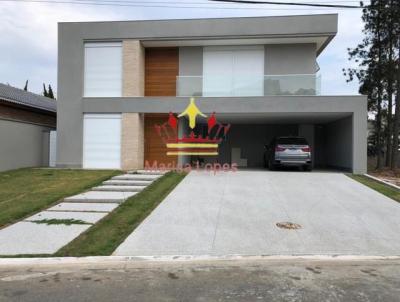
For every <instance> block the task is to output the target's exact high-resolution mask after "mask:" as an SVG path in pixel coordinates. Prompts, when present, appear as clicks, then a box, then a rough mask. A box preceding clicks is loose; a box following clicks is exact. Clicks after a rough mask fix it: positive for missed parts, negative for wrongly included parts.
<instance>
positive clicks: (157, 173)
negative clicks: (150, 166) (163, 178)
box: [128, 170, 168, 175]
mask: <svg viewBox="0 0 400 302" xmlns="http://www.w3.org/2000/svg"><path fill="white" fill-rule="evenodd" d="M167 172H168V171H165V170H163V171H161V170H137V171H129V172H128V173H129V174H142V175H164V174H165V173H167Z"/></svg>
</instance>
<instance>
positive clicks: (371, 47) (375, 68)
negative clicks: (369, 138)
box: [344, 0, 400, 169]
mask: <svg viewBox="0 0 400 302" xmlns="http://www.w3.org/2000/svg"><path fill="white" fill-rule="evenodd" d="M361 5H362V6H364V5H363V4H362V3H361ZM399 7H400V0H371V3H370V5H368V6H364V8H363V15H362V20H363V21H364V29H363V33H364V39H363V41H362V42H361V43H360V44H359V45H357V47H355V48H353V49H349V59H350V60H354V61H355V62H356V63H357V64H358V67H357V68H350V69H348V70H346V71H345V70H344V74H345V75H346V76H347V77H348V79H347V81H352V80H354V79H355V78H357V79H358V81H359V83H360V89H359V91H360V93H362V94H366V95H367V96H368V110H369V111H370V113H372V114H373V115H374V117H375V122H374V127H375V129H374V143H375V147H376V154H377V168H378V169H379V168H381V167H382V166H383V165H386V166H390V167H392V168H395V167H397V165H396V162H397V157H398V143H399V137H398V135H399V130H400V99H399V91H400V90H399V89H398V88H395V87H400V86H399V79H400V77H396V75H395V74H396V72H395V70H398V69H399V67H398V64H399V63H398V57H399V49H398V48H396V46H398V45H399V39H400V32H399V20H400V13H399ZM396 58H397V63H396ZM396 64H397V67H396ZM394 94H396V97H395V102H393V96H394ZM393 105H396V111H395V116H394V118H393ZM397 105H398V106H397ZM396 112H397V115H396ZM382 154H385V155H386V160H385V161H383V158H382Z"/></svg>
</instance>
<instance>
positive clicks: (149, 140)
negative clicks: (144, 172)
mask: <svg viewBox="0 0 400 302" xmlns="http://www.w3.org/2000/svg"><path fill="white" fill-rule="evenodd" d="M167 120H168V114H146V115H145V117H144V160H145V162H146V160H147V161H148V162H149V164H150V165H152V164H153V161H155V160H156V161H157V162H158V163H163V164H168V163H172V162H175V164H176V165H177V164H178V157H177V156H167V147H166V146H165V143H164V142H163V140H162V138H161V137H160V136H159V135H158V134H157V132H156V130H155V128H154V125H156V124H158V125H161V124H163V123H165V122H166V121H167Z"/></svg>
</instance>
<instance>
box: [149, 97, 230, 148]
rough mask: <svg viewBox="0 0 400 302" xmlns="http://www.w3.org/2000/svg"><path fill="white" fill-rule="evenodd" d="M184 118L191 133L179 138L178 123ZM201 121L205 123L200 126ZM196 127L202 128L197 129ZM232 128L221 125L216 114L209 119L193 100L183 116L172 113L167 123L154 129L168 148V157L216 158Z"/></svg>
mask: <svg viewBox="0 0 400 302" xmlns="http://www.w3.org/2000/svg"><path fill="white" fill-rule="evenodd" d="M182 118H183V119H184V121H186V120H187V121H188V126H189V131H190V133H189V134H188V135H185V134H182V136H181V137H179V135H178V122H179V119H182ZM200 119H203V123H200V124H199V123H198V120H200ZM196 125H198V126H199V125H200V127H197V128H196ZM230 126H231V125H230V124H225V125H224V124H221V123H219V122H218V121H217V118H216V115H215V112H213V113H212V114H211V116H209V117H207V115H205V114H204V113H202V112H201V111H200V109H199V108H198V107H197V105H196V103H195V100H194V98H191V99H190V103H189V105H188V106H187V107H186V109H185V110H184V111H183V112H182V113H181V114H179V115H178V116H175V115H174V114H173V113H172V112H170V113H169V117H168V120H167V121H166V122H165V123H163V124H161V125H158V124H156V125H155V126H154V127H155V130H156V132H157V134H158V135H159V136H160V137H161V138H162V140H163V141H164V143H165V145H166V147H167V150H168V151H167V155H170V156H173V155H202V156H216V155H218V146H219V144H220V143H221V142H222V141H223V140H224V139H225V137H226V135H227V133H228V132H229V129H230Z"/></svg>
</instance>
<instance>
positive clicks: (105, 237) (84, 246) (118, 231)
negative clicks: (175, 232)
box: [55, 172, 185, 257]
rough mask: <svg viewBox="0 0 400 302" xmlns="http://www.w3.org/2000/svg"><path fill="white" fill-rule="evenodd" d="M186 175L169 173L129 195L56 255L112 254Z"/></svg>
mask: <svg viewBox="0 0 400 302" xmlns="http://www.w3.org/2000/svg"><path fill="white" fill-rule="evenodd" d="M184 177H185V174H183V173H176V172H169V173H167V174H166V175H164V176H163V177H161V178H159V179H158V180H156V181H155V182H153V183H152V184H151V185H150V186H148V187H147V188H146V189H144V190H143V191H141V192H140V193H138V194H136V195H135V196H132V197H131V198H129V199H128V200H127V201H125V202H124V203H123V204H122V205H120V206H119V207H118V208H116V209H115V210H114V211H113V212H111V213H110V214H109V215H108V216H106V217H105V218H104V219H102V220H100V221H99V222H98V223H97V224H95V225H94V226H92V227H91V228H90V229H88V230H87V231H86V232H85V233H83V234H81V235H80V236H79V237H77V238H76V239H75V240H73V241H72V242H70V243H69V244H68V245H66V246H65V247H63V248H62V249H61V250H59V251H58V252H57V253H56V254H55V256H76V257H79V256H98V255H111V254H112V252H113V251H114V250H115V249H116V248H117V247H118V246H119V245H120V244H121V243H122V242H123V241H124V240H125V238H126V237H127V236H128V235H129V234H131V233H132V231H133V230H134V229H135V228H136V227H137V226H138V225H139V224H140V222H142V221H143V219H144V218H146V217H147V216H148V215H149V214H150V213H151V211H153V209H154V208H155V207H156V206H157V205H158V204H159V203H160V202H161V201H162V200H163V199H164V198H165V197H166V196H167V195H168V194H169V192H171V191H172V190H173V189H174V188H175V186H176V185H177V184H178V183H179V182H180V181H181V180H182V179H183V178H184Z"/></svg>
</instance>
